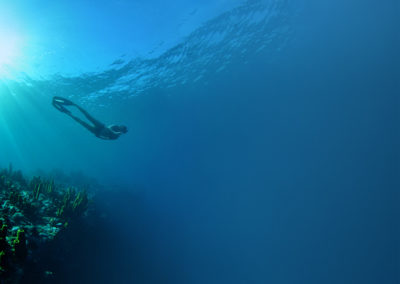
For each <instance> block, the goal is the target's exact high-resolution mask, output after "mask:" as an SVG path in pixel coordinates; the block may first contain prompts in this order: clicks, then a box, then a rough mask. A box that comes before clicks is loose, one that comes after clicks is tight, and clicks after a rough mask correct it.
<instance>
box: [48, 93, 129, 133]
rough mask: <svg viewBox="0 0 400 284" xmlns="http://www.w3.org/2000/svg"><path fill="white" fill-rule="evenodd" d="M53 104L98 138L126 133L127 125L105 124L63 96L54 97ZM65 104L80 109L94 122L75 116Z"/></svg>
mask: <svg viewBox="0 0 400 284" xmlns="http://www.w3.org/2000/svg"><path fill="white" fill-rule="evenodd" d="M52 104H53V106H54V107H55V108H56V109H58V110H59V111H61V112H63V113H65V114H67V115H69V116H70V117H72V118H73V119H74V120H75V121H77V122H78V123H80V124H81V125H82V126H84V127H85V128H86V129H87V130H89V131H90V132H92V133H93V134H94V135H96V136H97V137H98V138H101V139H105V140H115V139H117V138H118V137H119V136H120V135H121V134H123V133H126V132H127V129H126V127H125V126H117V125H110V126H105V125H104V124H103V123H101V122H100V121H98V120H97V119H95V118H94V117H92V116H91V115H90V114H89V113H88V112H87V111H86V110H84V109H83V108H81V107H80V106H78V105H77V104H75V103H73V102H71V101H70V100H67V99H65V98H61V97H53V102H52ZM65 106H75V107H76V108H77V109H78V110H80V111H81V112H82V113H83V115H84V116H85V117H86V118H87V119H88V120H89V121H90V122H91V123H92V124H93V125H90V124H89V123H87V122H86V121H83V120H82V119H80V118H79V117H76V116H74V115H73V114H72V113H71V112H70V111H69V110H68V109H67V108H65Z"/></svg>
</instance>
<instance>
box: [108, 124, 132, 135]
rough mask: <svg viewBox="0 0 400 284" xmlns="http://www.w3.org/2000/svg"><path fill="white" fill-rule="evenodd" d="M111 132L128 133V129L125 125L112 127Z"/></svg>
mask: <svg viewBox="0 0 400 284" xmlns="http://www.w3.org/2000/svg"><path fill="white" fill-rule="evenodd" d="M111 130H112V131H114V132H119V133H126V132H128V128H127V127H126V126H125V125H113V126H111Z"/></svg>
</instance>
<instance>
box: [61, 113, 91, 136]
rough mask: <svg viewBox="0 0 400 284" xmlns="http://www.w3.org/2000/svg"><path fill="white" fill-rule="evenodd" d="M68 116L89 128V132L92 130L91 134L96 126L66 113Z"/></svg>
mask: <svg viewBox="0 0 400 284" xmlns="http://www.w3.org/2000/svg"><path fill="white" fill-rule="evenodd" d="M67 114H68V115H69V116H70V117H72V118H73V119H74V120H75V121H76V122H78V123H80V124H81V125H82V126H83V127H85V128H86V129H87V130H89V131H90V132H92V133H93V134H95V132H96V127H95V126H92V125H90V124H89V123H87V122H85V121H83V120H82V119H80V118H79V117H76V116H74V115H72V114H69V113H67Z"/></svg>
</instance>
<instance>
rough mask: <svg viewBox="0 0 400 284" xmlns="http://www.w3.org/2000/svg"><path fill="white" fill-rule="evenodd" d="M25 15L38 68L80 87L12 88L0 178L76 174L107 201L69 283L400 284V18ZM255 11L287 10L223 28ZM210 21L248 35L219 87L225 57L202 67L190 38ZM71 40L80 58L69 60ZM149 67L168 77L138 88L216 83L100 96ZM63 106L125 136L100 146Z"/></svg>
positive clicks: (217, 6) (320, 11)
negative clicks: (117, 66)
mask: <svg viewBox="0 0 400 284" xmlns="http://www.w3.org/2000/svg"><path fill="white" fill-rule="evenodd" d="M19 2H20V3H19V4H18V5H16V6H14V8H13V9H15V10H14V11H15V13H16V16H15V18H17V12H18V13H19V12H20V13H21V15H25V16H26V17H25V16H24V19H25V20H26V21H27V22H26V23H29V22H31V21H32V22H35V21H33V20H32V19H33V18H35V17H36V16H35V14H36V13H44V14H43V15H44V16H43V18H41V20H40V21H39V22H36V24H35V25H33V26H32V27H31V28H32V30H37V31H38V34H41V33H42V32H43V38H42V39H41V40H42V41H40V42H42V43H44V44H43V46H42V45H39V46H40V49H41V50H43V49H50V50H54V51H56V52H55V55H54V57H53V56H50V57H47V58H46V60H44V61H43V62H42V63H40V64H39V63H38V64H39V65H38V67H37V68H38V70H43V72H44V73H43V74H45V75H46V76H48V74H49V72H50V74H51V72H52V71H51V70H52V68H54V69H59V71H58V72H57V73H60V74H64V73H63V72H65V74H67V75H65V77H62V78H61V77H57V76H54V77H51V76H50V77H49V78H48V79H45V80H43V81H41V80H39V79H36V77H35V75H37V74H36V73H37V72H38V71H37V70H36V71H32V74H30V73H29V74H28V75H29V78H28V79H27V78H25V81H23V82H21V81H18V82H17V81H13V80H3V82H2V83H0V109H1V116H0V119H1V120H0V135H1V137H3V139H2V140H1V141H0V154H1V156H0V157H1V160H0V163H1V164H4V165H7V164H8V163H9V162H12V163H13V164H14V165H15V167H16V168H21V169H23V170H24V171H25V172H27V173H29V172H33V171H34V170H36V169H38V168H40V169H44V170H51V169H52V168H54V167H56V168H61V169H64V170H66V171H70V170H80V171H82V172H83V173H85V174H87V175H90V176H93V177H95V178H96V179H98V180H99V181H100V182H101V183H103V184H105V185H106V189H103V190H102V191H101V192H99V193H98V197H97V200H96V202H98V209H99V212H102V215H103V216H102V217H101V218H100V217H99V220H98V221H97V222H98V224H99V225H100V228H102V229H99V230H98V233H97V234H96V237H93V239H89V240H87V242H86V243H85V242H84V245H82V255H81V256H79V258H78V259H75V258H71V262H74V264H71V271H74V272H75V273H74V274H72V275H71V274H70V275H68V274H66V275H63V279H64V281H65V283H72V282H71V281H73V279H80V281H81V282H82V283H85V282H86V283H199V284H200V283H307V284H311V283H388V284H392V283H393V284H395V283H400V282H399V281H400V272H399V271H400V247H399V236H400V235H399V216H400V215H399V213H400V212H399V174H400V168H399V158H400V157H399V147H398V146H399V142H400V141H399V130H400V129H399V127H400V126H399V125H400V124H399V122H400V121H399V107H400V102H399V94H400V89H399V84H400V82H399V80H400V59H399V53H398V51H399V50H400V49H399V48H400V46H399V40H400V32H399V27H400V25H399V7H398V3H396V2H395V1H383V2H382V1H381V2H380V3H378V2H376V1H351V3H348V1H335V2H334V3H333V2H331V3H330V2H329V1H314V2H313V1H304V2H302V3H299V2H297V3H294V2H292V1H249V2H245V3H244V4H240V3H243V2H237V3H234V4H232V3H233V2H229V4H228V1H217V2H215V1H207V2H203V1H202V2H201V3H200V2H197V1H174V2H172V3H168V5H167V4H165V3H164V2H159V1H147V2H140V1H137V2H135V1H131V2H128V1H126V2H125V1H117V2H115V4H114V3H110V2H105V1H101V2H96V4H93V3H91V2H89V1H86V2H85V1H84V2H83V3H84V4H78V2H74V1H69V2H63V1H59V2H57V4H54V3H53V4H50V2H49V3H48V5H45V7H46V8H40V9H44V10H43V11H41V10H40V9H39V6H40V5H39V2H42V3H43V2H44V1H36V2H38V3H35V4H33V3H34V2H33V1H32V4H31V5H32V6H23V3H22V1H19ZM46 2H47V1H46ZM16 3H18V2H16ZM79 3H82V2H79ZM257 3H267V4H266V5H267V6H266V7H269V8H267V12H268V9H270V8H271V9H272V8H273V9H274V11H271V14H270V15H271V18H268V19H269V20H268V21H269V22H268V24H265V25H261V26H254V27H255V28H254V30H251V29H249V27H252V26H251V25H249V26H245V25H244V24H243V23H244V22H241V21H238V22H237V23H235V21H234V20H232V21H227V20H226V19H225V18H224V17H218V15H219V14H221V13H223V12H224V11H226V13H228V14H229V13H230V14H229V15H233V14H235V13H236V14H235V15H237V13H239V15H244V16H245V18H246V19H247V20H248V21H250V20H251V18H252V17H256V14H255V13H253V12H254V7H258V6H257V5H256V4H257ZM268 3H269V4H268ZM270 3H278V4H276V5H275V4H273V5H272V4H271V6H268V5H270ZM237 5H239V7H241V8H240V9H239V10H231V9H233V8H234V6H237ZM254 5H255V6H254ZM10 6H11V5H10ZM126 6H128V7H129V8H130V9H124V8H122V7H126ZM40 7H43V6H40ZM260 7H264V6H262V5H261V6H260ZM196 9H197V12H194V11H196ZM235 11H236V12H235ZM238 11H239V12H238ZM246 11H247V12H246ZM248 11H250V12H248ZM252 11H253V12H252ZM71 15H73V17H72V18H71ZM190 15H192V16H190ZM10 17H11V16H10ZM215 17H216V18H215ZM213 18H215V19H214V20H212V21H213V22H205V21H206V20H208V19H213ZM71 19H73V20H71ZM185 19H187V20H186V21H187V22H185ZM247 20H246V21H247ZM21 21H22V20H21ZM265 21H267V20H265ZM53 22H54V23H55V24H49V23H53ZM181 23H183V26H184V27H182V28H181V30H179V28H177V27H178V26H179V25H180V24H181ZM201 23H205V26H203V27H205V28H203V30H202V32H203V33H205V34H206V35H207V34H210V35H211V34H213V30H214V29H215V28H216V27H225V26H226V29H230V28H232V27H233V28H232V29H235V30H238V31H239V30H241V29H242V30H243V31H244V32H243V34H245V35H247V36H243V34H241V36H237V37H231V38H230V41H228V40H227V41H226V44H225V43H224V42H222V43H221V44H220V45H219V48H221V50H224V54H226V53H228V54H229V60H227V61H228V62H227V65H226V68H225V69H224V70H223V71H221V72H215V70H217V69H218V68H219V67H220V64H221V62H217V61H216V60H217V58H220V57H221V55H218V56H213V55H214V54H217V53H218V52H219V49H217V48H214V49H213V48H208V49H207V48H205V47H204V46H203V47H202V49H201V52H200V53H199V54H201V56H200V55H198V54H197V53H196V52H194V51H195V50H196V47H198V49H199V50H200V47H201V46H202V45H198V43H199V42H200V43H201V42H205V41H206V40H207V39H203V37H202V36H200V33H199V34H195V35H194V36H192V37H190V36H189V37H186V36H187V35H189V34H190V32H191V31H196V29H197V28H198V27H199V26H201ZM21 25H23V24H21ZM27 25H28V24H27ZM50 26H51V28H50ZM256 27H261V28H262V29H261V28H260V29H256ZM42 28H43V29H46V31H44V30H41V29H42ZM99 31H102V32H103V31H104V33H105V34H104V35H101V34H99ZM258 31H261V32H262V33H263V34H264V33H265V34H267V35H268V37H266V38H268V39H269V40H265V41H264V39H263V40H260V39H261V38H262V37H261V35H260V34H259V33H257V32H258ZM58 33H59V36H60V37H61V38H62V40H65V41H66V43H67V44H66V46H71V48H66V49H65V50H61V49H59V46H58V47H57V45H58V44H59V43H60V42H59V41H58V40H54V41H53V40H52V36H54V34H58ZM46 34H48V35H50V36H49V37H47V36H46ZM202 35H203V34H202ZM204 38H207V36H204ZM162 41H164V45H161V46H160V45H158V43H159V42H162ZM233 42H248V44H247V45H246V49H244V48H240V49H235V48H234V45H231V44H232V43H233ZM47 43H48V45H47ZM192 43H193V44H192ZM179 45H182V46H184V47H188V50H190V51H191V53H190V52H186V51H185V54H184V56H185V58H186V59H185V60H186V61H184V60H182V61H178V62H177V63H176V64H174V66H175V67H171V66H170V65H168V64H166V63H165V62H166V61H165V56H164V57H163V54H168V52H169V50H170V48H171V47H172V48H174V47H176V46H179ZM258 45H264V46H265V47H264V48H263V49H261V51H257V50H258ZM189 47H190V48H191V49H190V48H189ZM154 48H155V49H156V50H157V52H156V53H155V55H152V54H153V53H151V52H152V50H153V49H154ZM223 48H224V49H223ZM177 50H178V51H179V52H180V50H181V49H179V48H178V49H177ZM182 50H186V49H185V48H183V49H182ZM122 53H125V54H127V55H125V57H121V54H122ZM89 54H93V57H90V58H88V57H89V56H88V55H89ZM218 54H219V53H218ZM207 56H210V57H211V58H212V59H213V60H214V61H212V62H209V63H207V64H204V65H201V64H202V63H198V62H203V61H205V59H206V58H207ZM70 57H71V58H75V59H73V60H69V59H68V58H70ZM65 58H66V59H65ZM77 58H86V59H84V60H83V61H79V59H77ZM121 58H122V59H121ZM137 58H139V59H140V60H150V61H146V62H147V63H146V64H147V65H145V66H147V67H146V68H149V66H150V67H154V69H151V70H152V71H150V72H149V73H145V72H144V71H143V70H142V71H140V70H138V71H136V70H134V68H133V69H129V68H128V67H127V68H128V69H129V71H128V73H129V74H130V75H132V74H135V72H139V73H140V72H144V73H143V74H150V75H149V76H150V78H152V80H156V79H159V78H161V77H162V76H161V75H160V73H157V70H159V69H160V68H163V67H165V66H167V67H166V68H167V69H168V68H170V69H171V70H172V68H178V67H180V66H182V68H183V69H182V70H183V71H182V73H183V74H185V73H187V72H189V71H190V70H194V71H193V72H194V73H197V72H200V71H201V72H203V71H204V76H203V77H202V78H201V79H199V80H195V79H194V78H191V77H187V78H186V77H185V78H186V81H185V80H184V79H182V80H180V81H178V82H177V83H176V84H173V85H172V84H171V85H168V81H172V80H173V79H174V76H171V77H166V78H167V79H165V81H163V83H156V84H155V85H152V86H151V87H146V85H145V86H144V87H143V90H141V91H139V90H138V89H135V88H130V89H129V88H128V89H119V88H118V91H112V89H107V91H106V92H105V93H101V90H102V89H103V88H102V87H98V88H97V87H96V88H97V89H96V88H95V87H93V86H92V85H91V84H97V85H96V86H99V85H102V84H105V82H106V81H107V82H108V83H107V84H109V85H107V86H108V87H110V86H114V85H113V84H114V83H113V82H114V81H112V80H111V79H110V78H114V77H113V76H116V77H117V78H120V77H118V76H119V75H118V74H119V73H118V72H117V71H115V70H114V69H112V70H114V71H112V70H111V69H107V68H110V67H107V66H108V65H107V64H110V63H112V62H113V61H114V60H117V59H121V60H122V61H124V63H123V65H122V66H130V65H129V62H131V61H130V60H135V59H137ZM224 60H225V59H224ZM64 63H65V65H64ZM125 64H127V65H125ZM197 64H200V65H197ZM43 65H44V66H43ZM97 65H98V66H100V67H98V66H97ZM49 66H50V67H49ZM133 66H136V65H133ZM140 66H142V65H140ZM143 66H144V65H143ZM199 66H200V67H199ZM185 68H186V69H185ZM33 69H34V68H33ZM143 69H145V68H144V67H143ZM95 70H97V71H95ZM110 70H111V71H110ZM173 70H175V69H173ZM177 70H178V69H177ZM108 71H110V72H108ZM40 72H41V71H40ZM40 72H39V73H40ZM71 72H72V73H71ZM79 72H83V73H79ZM87 72H99V73H94V74H92V73H87ZM107 72H108V73H107ZM68 74H73V75H70V76H72V77H68V76H69V75H68ZM140 74H142V73H140ZM175 74H177V75H176V76H178V75H179V74H181V73H179V72H178V71H176V73H175ZM39 75H40V74H39ZM152 76H153V77H152ZM32 78H34V79H32ZM24 82H25V84H24ZM27 82H28V83H29V84H27ZM110 82H111V83H110ZM135 82H136V81H135ZM157 82H158V81H157ZM165 85H168V88H165ZM63 86H64V87H63ZM115 86H116V87H117V85H116V83H115ZM118 86H119V85H118ZM135 86H136V85H135ZM92 87H93V89H96V90H97V91H95V92H92V89H90V88H92ZM88 89H90V90H91V91H90V92H89V91H88ZM71 91H73V92H74V93H70V92H71ZM56 94H58V95H60V94H61V95H65V96H69V97H70V98H71V99H73V100H75V101H76V102H78V103H80V104H82V105H84V106H85V107H86V108H87V109H88V110H89V111H90V112H91V113H93V114H94V115H95V116H96V117H98V118H100V119H102V120H104V121H108V122H116V123H118V122H121V123H125V124H127V125H128V127H129V132H128V134H127V135H126V136H123V137H120V139H119V140H117V141H113V142H110V141H101V140H98V139H97V138H96V137H92V136H91V134H90V133H87V131H85V129H83V128H82V127H80V126H79V125H76V124H75V123H74V122H73V121H69V120H68V119H67V118H66V117H65V116H63V115H61V114H60V113H58V112H57V111H55V110H54V109H52V108H51V105H50V103H49V102H50V100H51V96H52V95H56ZM99 94H100V95H99ZM97 95H99V96H97Z"/></svg>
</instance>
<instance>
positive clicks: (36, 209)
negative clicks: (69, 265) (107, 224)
mask: <svg viewBox="0 0 400 284" xmlns="http://www.w3.org/2000/svg"><path fill="white" fill-rule="evenodd" d="M89 205H90V198H89V196H88V193H87V192H86V191H82V190H80V189H78V188H73V187H67V186H65V185H63V184H57V183H56V182H55V181H54V180H51V179H44V178H41V177H39V176H35V177H33V178H31V179H30V180H28V179H25V178H24V176H23V174H22V172H21V171H15V170H13V167H12V165H11V164H10V166H9V167H8V169H3V170H0V279H1V281H0V283H20V281H21V279H22V278H23V277H24V274H25V271H26V270H29V269H30V267H29V266H32V265H35V266H36V267H39V269H38V270H40V265H39V264H38V263H40V258H41V257H40V254H41V253H43V252H44V251H46V249H48V248H50V247H56V246H57V245H59V244H56V245H55V243H56V241H57V239H58V240H61V239H62V236H60V235H62V234H64V233H65V232H66V231H68V228H70V227H71V224H74V223H79V222H82V219H84V218H85V216H86V215H87V212H88V208H89ZM67 234H68V236H71V234H73V233H71V232H67ZM39 272H40V273H42V276H43V279H45V278H49V277H52V276H53V274H54V273H53V272H52V271H49V270H47V269H45V268H43V271H39ZM25 277H26V276H25Z"/></svg>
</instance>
